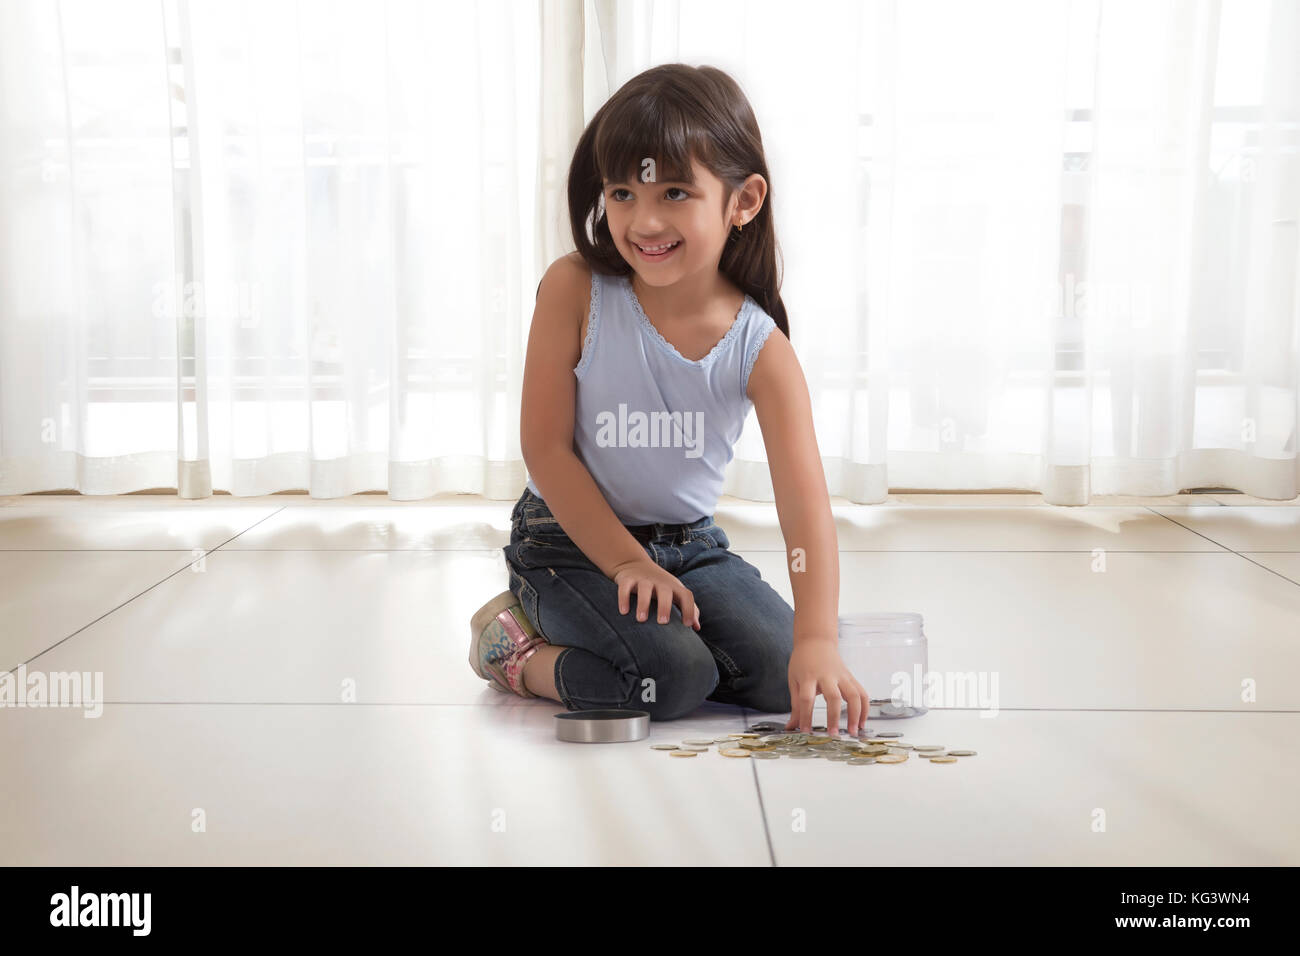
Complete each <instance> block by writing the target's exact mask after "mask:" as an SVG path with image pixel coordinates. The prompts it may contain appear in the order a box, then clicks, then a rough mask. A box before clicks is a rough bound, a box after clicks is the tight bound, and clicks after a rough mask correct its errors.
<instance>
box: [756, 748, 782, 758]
mask: <svg viewBox="0 0 1300 956" xmlns="http://www.w3.org/2000/svg"><path fill="white" fill-rule="evenodd" d="M750 756H751V757H753V758H754V759H755V760H780V759H781V755H780V754H779V753H774V752H773V751H771V750H755V751H754V752H753V753H751V754H750Z"/></svg>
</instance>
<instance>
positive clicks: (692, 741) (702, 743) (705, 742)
mask: <svg viewBox="0 0 1300 956" xmlns="http://www.w3.org/2000/svg"><path fill="white" fill-rule="evenodd" d="M722 739H723V740H730V739H731V738H730V737H723V738H722ZM716 742H717V741H715V740H714V739H713V738H712V737H688V738H687V739H685V740H683V741H682V743H684V744H686V745H687V746H690V747H709V746H712V745H713V744H714V743H716Z"/></svg>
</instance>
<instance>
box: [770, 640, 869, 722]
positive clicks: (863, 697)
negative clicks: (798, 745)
mask: <svg viewBox="0 0 1300 956" xmlns="http://www.w3.org/2000/svg"><path fill="white" fill-rule="evenodd" d="M789 673H790V720H789V722H787V723H786V725H785V729H786V730H799V729H802V730H803V731H804V732H805V733H807V732H810V731H811V730H812V715H813V703H814V702H815V701H816V699H817V695H818V694H821V695H822V696H823V697H824V698H826V732H827V733H828V734H830V735H831V736H832V737H838V736H839V733H840V702H841V701H845V702H847V703H848V705H849V725H848V734H849V735H850V736H853V737H856V736H857V734H858V732H859V731H860V730H861V729H862V725H863V724H865V723H866V722H867V714H868V711H869V705H870V701H869V700H868V698H867V692H866V691H865V690H864V689H863V687H862V685H861V684H859V683H858V681H857V679H856V678H855V677H854V676H853V673H852V672H851V671H850V670H849V669H848V667H846V666H845V665H844V661H843V660H842V659H841V658H840V652H839V645H838V643H837V639H835V638H827V639H819V638H806V639H803V640H798V641H795V645H794V652H793V653H792V654H791V655H790V672H789Z"/></svg>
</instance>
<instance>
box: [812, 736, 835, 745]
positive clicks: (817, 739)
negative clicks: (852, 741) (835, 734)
mask: <svg viewBox="0 0 1300 956" xmlns="http://www.w3.org/2000/svg"><path fill="white" fill-rule="evenodd" d="M830 742H831V738H830V737H819V736H813V737H809V738H808V743H809V744H828V743H830Z"/></svg>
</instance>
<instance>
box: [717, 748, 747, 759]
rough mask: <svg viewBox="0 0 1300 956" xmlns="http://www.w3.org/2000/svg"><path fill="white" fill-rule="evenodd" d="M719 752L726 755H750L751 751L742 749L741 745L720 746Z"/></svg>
mask: <svg viewBox="0 0 1300 956" xmlns="http://www.w3.org/2000/svg"><path fill="white" fill-rule="evenodd" d="M718 753H720V754H722V756H724V757H748V756H749V751H748V750H742V749H741V748H740V747H719V748H718Z"/></svg>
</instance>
